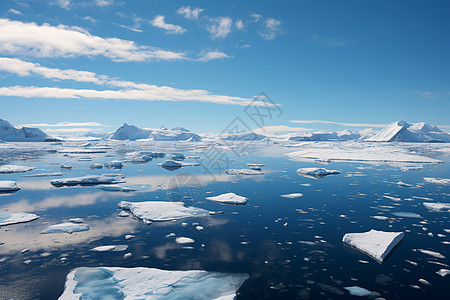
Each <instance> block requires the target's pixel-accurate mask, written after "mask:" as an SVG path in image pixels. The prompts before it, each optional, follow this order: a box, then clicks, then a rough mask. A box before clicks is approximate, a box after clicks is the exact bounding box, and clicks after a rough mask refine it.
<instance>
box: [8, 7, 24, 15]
mask: <svg viewBox="0 0 450 300" xmlns="http://www.w3.org/2000/svg"><path fill="white" fill-rule="evenodd" d="M8 12H9V13H12V14H15V15H21V14H22V13H21V12H20V11H18V10H17V9H14V8H10V9H8Z"/></svg>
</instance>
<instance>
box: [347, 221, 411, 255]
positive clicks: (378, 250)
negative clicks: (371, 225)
mask: <svg viewBox="0 0 450 300" xmlns="http://www.w3.org/2000/svg"><path fill="white" fill-rule="evenodd" d="M403 236H404V234H403V232H384V231H378V230H374V229H372V230H370V231H368V232H363V233H347V234H345V235H344V237H343V238H342V242H343V243H344V244H346V245H349V246H351V247H353V248H355V249H356V250H359V251H361V252H363V253H365V254H367V255H369V256H370V257H372V258H373V259H375V260H376V261H377V262H379V263H382V262H383V261H384V260H385V259H386V257H387V256H388V255H389V253H390V252H391V251H392V250H393V249H394V248H395V246H397V244H398V243H400V242H401V240H402V239H403Z"/></svg>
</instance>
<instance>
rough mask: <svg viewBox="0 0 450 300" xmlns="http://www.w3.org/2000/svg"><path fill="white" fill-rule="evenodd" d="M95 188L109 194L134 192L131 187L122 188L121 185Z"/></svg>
mask: <svg viewBox="0 0 450 300" xmlns="http://www.w3.org/2000/svg"><path fill="white" fill-rule="evenodd" d="M96 188H97V189H101V190H104V191H111V192H134V191H136V190H135V189H133V188H132V187H129V186H123V185H98V186H96Z"/></svg>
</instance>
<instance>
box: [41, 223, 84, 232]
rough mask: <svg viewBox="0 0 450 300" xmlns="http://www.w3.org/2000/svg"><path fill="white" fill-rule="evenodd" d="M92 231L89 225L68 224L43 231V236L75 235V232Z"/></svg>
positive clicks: (53, 226)
mask: <svg viewBox="0 0 450 300" xmlns="http://www.w3.org/2000/svg"><path fill="white" fill-rule="evenodd" d="M89 229H90V226H89V225H87V224H82V223H81V224H80V223H78V224H77V223H72V222H66V223H61V224H55V225H51V226H49V227H47V228H46V229H44V230H43V231H41V233H42V234H47V233H63V232H65V233H73V232H79V231H88V230H89Z"/></svg>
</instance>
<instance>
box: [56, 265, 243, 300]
mask: <svg viewBox="0 0 450 300" xmlns="http://www.w3.org/2000/svg"><path fill="white" fill-rule="evenodd" d="M248 277H249V276H248V275H247V274H239V273H230V274H228V273H220V272H207V271H203V270H190V271H166V270H161V269H155V268H145V267H136V268H120V267H81V268H76V269H74V270H72V271H71V272H70V273H69V274H68V275H67V278H66V283H65V289H64V292H63V294H62V295H61V296H60V297H59V299H60V300H69V299H70V300H74V299H172V300H178V299H179V300H182V299H198V300H213V299H217V300H219V299H220V300H225V299H229V300H231V299H233V298H234V297H235V295H236V292H237V290H238V289H239V288H240V287H241V285H242V284H243V283H244V281H246V280H247V279H248Z"/></svg>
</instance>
